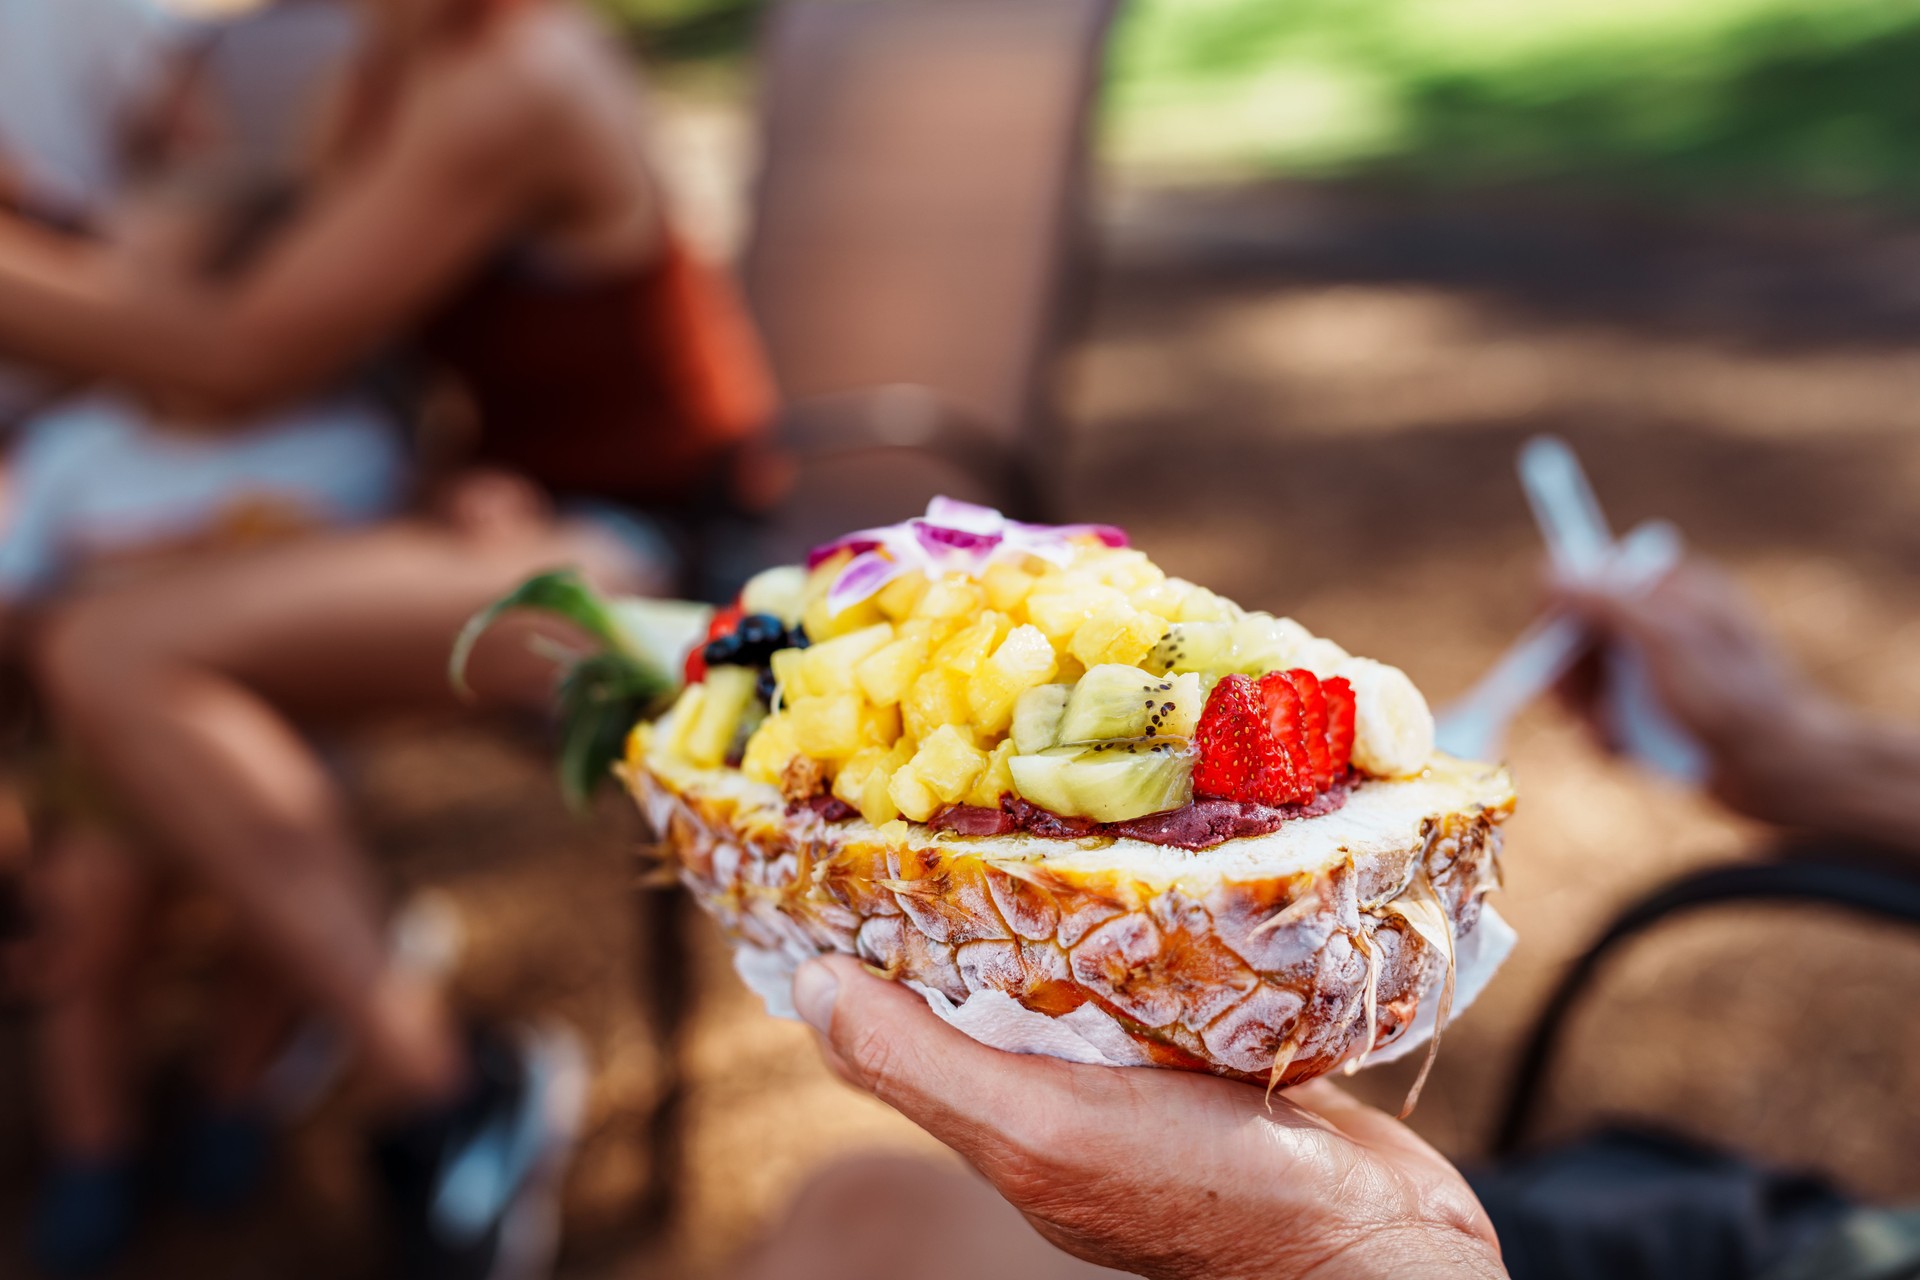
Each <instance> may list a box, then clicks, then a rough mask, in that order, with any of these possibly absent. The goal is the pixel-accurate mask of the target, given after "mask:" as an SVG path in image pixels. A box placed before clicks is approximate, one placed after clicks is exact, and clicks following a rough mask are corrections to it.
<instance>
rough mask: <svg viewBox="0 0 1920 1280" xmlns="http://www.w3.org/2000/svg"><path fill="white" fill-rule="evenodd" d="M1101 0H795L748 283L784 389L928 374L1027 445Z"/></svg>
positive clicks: (1069, 247)
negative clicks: (1026, 440)
mask: <svg viewBox="0 0 1920 1280" xmlns="http://www.w3.org/2000/svg"><path fill="white" fill-rule="evenodd" d="M1114 4H1115V0H791V2H789V3H785V4H782V5H780V6H779V7H778V8H777V9H776V10H775V11H774V13H773V15H772V18H771V21H770V25H769V28H768V30H767V33H766V37H765V44H764V49H763V57H762V63H761V65H762V98H761V102H762V127H763V136H764V143H765V150H764V153H763V154H764V156H765V161H764V165H763V168H762V171H761V174H760V179H759V185H758V191H757V197H756V201H755V205H756V218H755V229H754V233H753V236H752V238H751V242H750V244H749V247H748V250H747V255H746V260H745V266H744V277H745V284H746V288H747V293H748V296H749V298H750V299H751V301H752V303H753V306H754V309H755V312H756V314H757V316H758V318H759V320H760V323H761V325H762V328H763V331H764V334H765V337H766V340H767V343H768V348H769V352H770V355H771V358H772V361H773V365H774V371H775V374H776V376H777V377H778V378H779V380H780V383H781V386H782V389H783V390H784V391H785V392H786V394H787V395H788V396H789V397H790V398H795V399H799V398H808V397H815V396H821V395H831V394H834V393H839V392H847V391H854V390H859V389H865V388H871V387H875V386H880V385H886V384H897V383H907V384H914V385H918V386H921V387H924V388H927V389H928V390H930V391H931V392H933V393H934V394H935V395H936V396H937V397H939V399H940V400H942V401H944V402H945V403H947V404H948V405H950V406H952V407H953V408H954V409H956V410H957V411H959V412H960V413H962V414H964V415H966V416H967V417H969V418H971V419H974V420H977V421H978V422H979V423H981V424H982V425H983V426H985V427H986V428H987V429H988V430H991V431H994V432H996V433H1000V434H1002V435H1004V437H1005V438H1006V439H1007V440H1008V441H1009V442H1010V443H1016V444H1018V443H1021V442H1024V441H1025V439H1026V438H1027V437H1029V436H1031V435H1032V434H1033V433H1035V432H1036V430H1037V429H1039V428H1040V427H1041V426H1043V425H1044V423H1043V420H1044V417H1045V380H1046V377H1047V372H1048V367H1049V364H1050V361H1051V359H1052V357H1053V355H1054V354H1055V351H1056V349H1057V346H1058V343H1059V340H1060V338H1061V331H1062V325H1063V321H1064V319H1065V316H1066V312H1067V309H1068V304H1069V302H1070V299H1071V296H1072V291H1073V285H1074V281H1075V278H1076V276H1077V274H1078V273H1077V271H1076V267H1077V265H1078V261H1079V258H1080V250H1081V248H1082V247H1083V235H1082V233H1083V228H1084V226H1085V193H1086V177H1087V152H1088V146H1087V139H1088V134H1089V117H1090V115H1091V110H1090V108H1091V104H1092V103H1093V101H1094V98H1095V94H1096V90H1097V87H1098V81H1099V75H1100V66H1101V53H1102V50H1103V49H1104V47H1105V35H1106V30H1107V26H1108V24H1109V22H1110V20H1111V17H1112V14H1113V9H1114Z"/></svg>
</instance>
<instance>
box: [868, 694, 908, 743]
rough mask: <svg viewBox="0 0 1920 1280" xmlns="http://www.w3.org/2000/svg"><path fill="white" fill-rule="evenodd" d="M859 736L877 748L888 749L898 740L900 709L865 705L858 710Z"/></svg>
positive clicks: (870, 704)
mask: <svg viewBox="0 0 1920 1280" xmlns="http://www.w3.org/2000/svg"><path fill="white" fill-rule="evenodd" d="M860 735H861V737H862V738H863V739H865V741H866V742H868V743H870V744H872V745H874V746H877V747H890V746H892V745H893V744H894V743H896V742H898V741H899V740H900V708H899V707H897V706H896V707H876V706H874V705H873V704H872V703H867V704H865V705H863V706H862V707H861V708H860Z"/></svg>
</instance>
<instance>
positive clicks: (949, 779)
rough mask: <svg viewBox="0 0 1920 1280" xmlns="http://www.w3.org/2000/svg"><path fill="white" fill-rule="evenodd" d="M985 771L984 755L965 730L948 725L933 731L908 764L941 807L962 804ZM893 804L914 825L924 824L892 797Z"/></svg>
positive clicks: (922, 819)
mask: <svg viewBox="0 0 1920 1280" xmlns="http://www.w3.org/2000/svg"><path fill="white" fill-rule="evenodd" d="M986 767H987V753H986V752H984V751H982V750H980V749H979V748H978V747H976V746H974V745H973V743H972V741H971V740H970V739H969V738H968V736H967V734H966V732H965V731H964V730H962V729H959V728H957V727H955V726H954V725H950V724H949V725H942V726H941V727H940V728H938V729H936V730H934V731H933V734H932V735H931V736H930V737H928V738H927V739H926V740H925V741H923V742H922V743H921V744H920V749H919V750H918V751H915V752H914V753H913V759H912V760H910V761H908V762H907V769H908V771H910V772H911V773H913V774H914V775H916V776H917V779H918V781H919V783H920V784H921V785H924V786H925V787H926V789H927V790H928V791H930V792H932V793H933V794H934V795H935V796H937V797H938V798H939V800H940V802H941V803H942V804H954V803H957V802H958V801H959V800H961V799H962V798H963V797H964V796H965V795H966V794H967V792H969V791H971V790H972V789H973V784H974V783H975V782H977V781H978V780H979V778H980V774H981V772H982V771H983V770H985V769H986ZM894 802H895V803H896V804H899V805H900V809H901V811H902V812H903V813H906V814H907V815H908V816H909V817H912V818H913V819H914V821H915V822H924V821H926V817H925V815H920V816H918V817H915V816H914V815H913V813H912V812H911V811H910V810H909V809H908V807H907V805H906V804H904V803H902V802H901V801H900V798H899V796H897V795H896V796H895V797H894Z"/></svg>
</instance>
